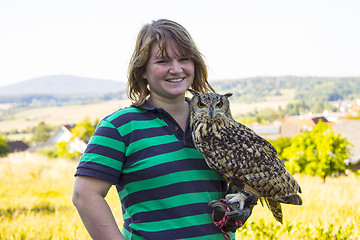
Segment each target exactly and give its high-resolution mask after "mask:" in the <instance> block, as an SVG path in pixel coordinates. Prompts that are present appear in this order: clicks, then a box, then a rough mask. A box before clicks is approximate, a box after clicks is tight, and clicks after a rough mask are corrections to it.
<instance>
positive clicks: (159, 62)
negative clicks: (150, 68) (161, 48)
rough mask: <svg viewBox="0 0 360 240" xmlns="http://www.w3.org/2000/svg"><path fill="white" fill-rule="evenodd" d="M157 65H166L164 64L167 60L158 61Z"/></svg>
mask: <svg viewBox="0 0 360 240" xmlns="http://www.w3.org/2000/svg"><path fill="white" fill-rule="evenodd" d="M156 63H158V64H164V63H166V60H158V61H157V62H156Z"/></svg>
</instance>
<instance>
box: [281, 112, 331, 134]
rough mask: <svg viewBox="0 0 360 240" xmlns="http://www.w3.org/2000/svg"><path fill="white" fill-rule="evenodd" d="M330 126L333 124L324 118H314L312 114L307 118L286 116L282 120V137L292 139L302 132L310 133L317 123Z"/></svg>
mask: <svg viewBox="0 0 360 240" xmlns="http://www.w3.org/2000/svg"><path fill="white" fill-rule="evenodd" d="M320 120H321V121H322V122H324V123H326V124H327V125H328V126H331V125H332V124H333V122H330V121H328V119H327V118H326V117H324V116H321V115H319V116H314V115H312V114H310V115H307V116H288V117H285V118H284V121H283V123H282V136H283V137H290V138H291V137H293V136H295V135H298V134H300V133H301V132H303V131H311V130H312V129H313V128H314V127H315V126H316V124H318V122H319V121H320Z"/></svg>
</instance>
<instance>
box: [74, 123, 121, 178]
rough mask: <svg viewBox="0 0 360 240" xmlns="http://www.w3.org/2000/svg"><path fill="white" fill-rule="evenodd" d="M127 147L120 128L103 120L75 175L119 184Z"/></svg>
mask: <svg viewBox="0 0 360 240" xmlns="http://www.w3.org/2000/svg"><path fill="white" fill-rule="evenodd" d="M125 149H126V147H125V143H124V142H123V139H122V137H121V135H120V133H119V131H118V129H117V128H116V127H115V126H114V125H113V124H111V123H110V122H108V121H107V120H102V121H101V122H100V124H99V125H98V126H97V128H96V130H95V133H94V134H93V136H92V137H91V139H90V141H89V143H88V145H87V148H86V150H85V152H84V154H83V156H82V157H81V158H80V162H79V165H78V167H77V171H76V173H75V176H77V175H84V176H90V177H95V178H98V179H101V180H104V181H107V182H110V183H112V184H117V183H118V181H119V177H120V174H121V170H122V166H123V164H124V161H125Z"/></svg>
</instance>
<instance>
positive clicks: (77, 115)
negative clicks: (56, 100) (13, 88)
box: [1, 100, 130, 132]
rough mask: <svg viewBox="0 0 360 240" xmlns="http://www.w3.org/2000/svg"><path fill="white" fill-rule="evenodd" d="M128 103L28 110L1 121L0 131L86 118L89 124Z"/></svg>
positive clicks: (125, 101)
mask: <svg viewBox="0 0 360 240" xmlns="http://www.w3.org/2000/svg"><path fill="white" fill-rule="evenodd" d="M129 103H130V102H129V101H128V100H113V101H107V102H102V103H98V104H88V105H72V106H63V107H48V108H36V109H30V110H26V111H22V112H19V113H17V114H15V115H14V116H13V118H12V119H11V120H6V121H1V131H2V132H6V131H10V130H12V129H17V130H19V131H21V130H25V129H27V128H28V127H35V126H37V125H38V124H39V123H40V122H41V121H45V122H46V123H47V124H51V125H54V126H57V125H62V124H69V123H78V122H81V121H83V120H84V119H85V118H86V117H88V118H89V119H90V121H91V122H94V121H95V120H96V119H98V120H101V119H102V118H104V117H105V116H107V115H108V114H110V113H112V112H114V111H116V110H117V109H119V108H122V107H125V106H128V105H129Z"/></svg>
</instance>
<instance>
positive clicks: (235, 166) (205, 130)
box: [189, 90, 302, 223]
mask: <svg viewBox="0 0 360 240" xmlns="http://www.w3.org/2000/svg"><path fill="white" fill-rule="evenodd" d="M189 91H190V92H192V93H193V95H194V96H193V98H192V99H191V106H190V109H191V122H190V125H191V128H192V131H193V139H194V143H195V146H196V148H197V149H198V150H199V151H200V152H201V153H202V154H203V156H204V158H205V160H206V162H207V164H208V165H209V167H210V168H212V169H214V170H216V171H217V172H218V173H220V174H221V175H222V176H223V177H224V178H226V179H228V180H229V181H230V182H232V184H235V185H236V186H237V187H238V188H239V189H245V190H247V191H248V192H250V193H251V194H252V195H253V196H255V197H257V198H264V200H265V202H266V204H267V206H268V207H269V209H270V210H271V212H272V213H273V215H274V217H275V219H276V220H277V221H279V222H281V223H282V211H281V205H280V203H286V204H294V205H301V204H302V199H301V197H300V196H299V195H298V192H299V193H301V189H300V186H299V184H298V183H297V182H296V180H295V179H294V178H293V176H292V175H291V174H290V173H289V172H288V171H286V169H285V167H284V164H283V163H282V161H281V160H280V159H279V158H278V156H277V152H276V150H275V148H274V147H273V146H272V145H271V144H270V143H269V142H268V141H266V140H265V139H263V138H262V137H260V136H259V135H257V134H256V133H255V132H254V131H253V130H251V129H250V128H248V127H246V126H244V125H242V124H240V123H238V122H237V121H235V120H234V119H233V118H232V116H231V112H230V107H229V100H228V97H230V96H231V94H225V95H220V94H216V93H198V92H195V91H193V90H189ZM260 200H261V199H260Z"/></svg>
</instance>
